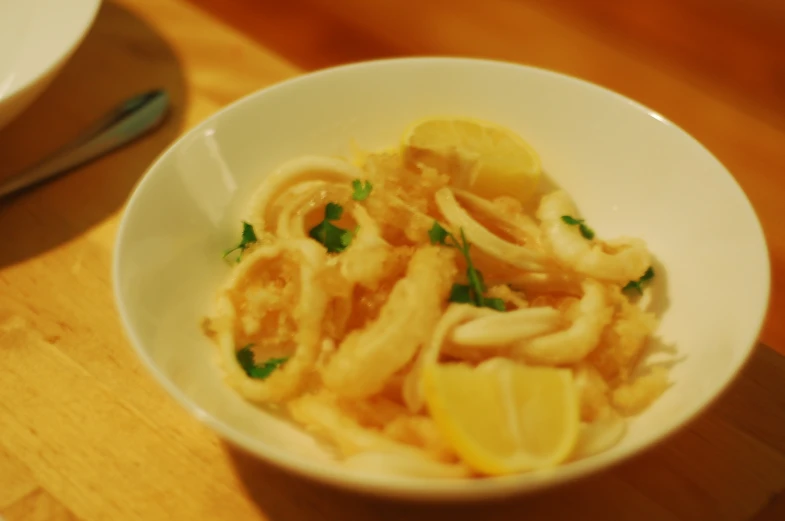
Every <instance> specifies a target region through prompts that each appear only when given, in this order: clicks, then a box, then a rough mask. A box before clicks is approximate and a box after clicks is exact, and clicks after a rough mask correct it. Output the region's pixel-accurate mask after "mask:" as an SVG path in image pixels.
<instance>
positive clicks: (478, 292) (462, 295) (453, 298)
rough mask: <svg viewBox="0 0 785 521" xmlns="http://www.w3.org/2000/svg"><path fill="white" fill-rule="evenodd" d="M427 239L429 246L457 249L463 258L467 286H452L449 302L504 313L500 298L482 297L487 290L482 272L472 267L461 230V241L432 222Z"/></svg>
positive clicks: (468, 245) (469, 246)
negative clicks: (429, 242) (429, 241)
mask: <svg viewBox="0 0 785 521" xmlns="http://www.w3.org/2000/svg"><path fill="white" fill-rule="evenodd" d="M428 237H430V239H431V244H442V245H444V246H450V247H453V248H457V249H458V251H460V252H461V254H462V255H463V258H464V259H465V260H466V279H467V281H468V284H457V283H456V284H453V286H452V289H451V290H450V302H457V303H460V304H473V305H475V306H477V307H478V308H481V307H486V308H491V309H495V310H497V311H506V310H507V308H506V307H505V305H504V301H503V300H502V299H500V298H487V297H484V296H483V293H485V292H486V291H487V290H488V288H487V287H486V286H485V280H483V277H482V272H481V271H479V270H478V269H477V268H475V267H474V263H473V262H472V257H471V253H470V251H469V250H470V248H471V243H469V241H467V240H466V234H465V233H464V232H463V228H461V240H460V241H458V239H457V238H456V237H455V235H453V234H452V233H450V232H449V231H447V230H445V229H444V228H443V227H442V225H441V224H439V223H438V222H437V221H434V223H433V226H432V227H431V229H430V230H428Z"/></svg>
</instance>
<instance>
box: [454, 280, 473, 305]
mask: <svg viewBox="0 0 785 521" xmlns="http://www.w3.org/2000/svg"><path fill="white" fill-rule="evenodd" d="M450 302H456V303H458V304H473V303H474V299H473V298H472V291H471V288H470V287H469V285H468V284H453V285H452V289H451V290H450Z"/></svg>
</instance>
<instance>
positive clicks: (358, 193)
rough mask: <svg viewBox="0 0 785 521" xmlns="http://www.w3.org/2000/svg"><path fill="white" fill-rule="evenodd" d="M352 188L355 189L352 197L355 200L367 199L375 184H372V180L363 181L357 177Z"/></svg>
mask: <svg viewBox="0 0 785 521" xmlns="http://www.w3.org/2000/svg"><path fill="white" fill-rule="evenodd" d="M352 188H353V189H354V192H353V193H352V199H354V200H355V201H365V200H366V199H368V196H369V195H371V190H373V185H371V182H370V181H361V180H359V179H355V180H354V181H352Z"/></svg>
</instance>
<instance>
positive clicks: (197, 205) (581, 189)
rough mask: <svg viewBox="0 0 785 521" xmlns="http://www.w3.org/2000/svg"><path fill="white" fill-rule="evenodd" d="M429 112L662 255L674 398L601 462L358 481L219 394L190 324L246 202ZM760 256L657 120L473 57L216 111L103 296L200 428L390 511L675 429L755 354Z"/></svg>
mask: <svg viewBox="0 0 785 521" xmlns="http://www.w3.org/2000/svg"><path fill="white" fill-rule="evenodd" d="M434 114H453V115H465V116H471V117H477V118H480V119H484V120H489V121H494V122H497V123H499V124H501V125H505V126H508V127H510V128H512V129H513V130H515V131H517V132H519V133H520V134H521V135H522V136H523V137H524V138H525V139H527V140H528V141H529V142H530V143H531V144H532V145H533V146H534V147H535V148H536V149H537V150H538V151H539V153H540V155H541V157H542V162H543V167H544V169H545V171H546V173H547V174H548V175H549V176H550V177H552V178H553V179H554V180H555V181H556V182H557V183H558V184H560V185H561V186H563V187H564V188H566V189H567V190H568V191H569V192H570V193H571V194H572V195H573V197H574V198H575V199H576V201H577V203H578V205H579V206H580V210H581V212H582V213H583V215H584V216H585V217H586V219H587V220H588V222H589V223H591V226H592V227H593V228H594V229H595V230H596V231H597V233H598V234H600V235H601V236H604V237H614V236H617V235H631V236H638V237H642V238H644V239H645V240H646V241H647V243H648V245H649V247H650V249H651V250H652V251H653V252H654V255H655V257H656V264H655V267H656V271H657V276H656V278H655V281H656V282H655V289H656V290H657V292H658V293H660V294H663V295H666V297H665V298H664V299H659V301H657V302H656V303H655V304H656V307H657V309H658V310H659V311H660V313H661V316H662V323H661V326H660V328H659V331H658V335H659V342H660V343H661V344H665V345H672V346H675V348H676V349H678V352H679V356H680V357H681V358H683V360H682V361H681V362H680V363H678V364H677V365H676V366H675V367H673V369H672V372H671V376H672V379H673V382H674V385H673V386H672V387H671V388H670V389H669V390H668V391H667V392H666V393H665V394H664V395H663V396H662V398H661V399H660V400H658V401H657V402H656V403H655V404H654V405H653V406H652V407H651V408H650V409H648V410H647V411H646V412H645V413H643V414H642V415H641V416H640V417H638V418H636V419H634V420H633V421H632V422H631V425H630V429H629V432H628V433H627V436H626V437H625V438H624V440H623V441H622V442H621V443H620V444H619V445H618V446H616V447H614V448H613V449H611V450H609V451H608V452H605V453H603V454H600V455H597V456H594V457H591V458H588V459H585V460H582V461H578V462H575V463H569V464H565V465H563V466H561V467H558V468H555V469H552V470H548V471H543V472H535V473H530V474H521V475H518V476H511V477H507V478H499V479H484V480H476V481H439V480H426V479H404V478H389V477H378V476H363V475H358V474H353V473H351V472H349V471H348V470H346V469H344V468H341V467H339V466H338V465H336V464H334V463H332V462H331V461H330V460H329V456H328V454H327V453H326V452H325V451H323V450H322V449H321V448H320V447H319V446H318V445H316V444H314V442H313V441H312V440H311V438H310V437H309V436H308V435H307V434H305V433H303V432H301V431H300V430H299V429H297V428H295V427H294V426H292V425H290V424H288V423H286V422H284V421H282V420H280V419H278V418H277V417H275V416H273V415H271V414H268V413H266V412H264V411H263V410H261V409H258V408H255V407H253V406H252V405H250V404H248V403H246V402H245V401H243V400H242V399H241V398H240V397H239V396H238V395H237V394H235V393H234V391H232V390H231V389H229V388H228V387H227V386H226V385H225V384H224V383H223V381H222V379H221V374H220V371H219V370H218V369H217V367H216V365H215V363H214V362H215V359H214V358H215V357H214V348H213V346H212V345H211V344H210V342H208V341H207V339H206V338H205V337H204V336H203V335H202V333H201V331H200V329H199V320H200V318H201V317H202V316H204V314H205V313H206V312H207V310H208V306H209V305H210V303H211V301H212V299H213V296H214V294H215V291H216V288H217V287H218V285H219V284H220V283H221V281H222V279H223V278H224V277H226V276H227V273H228V270H229V268H228V267H227V266H226V265H225V264H224V263H223V262H221V259H220V254H221V252H222V251H223V249H224V248H226V247H227V245H230V244H233V243H235V242H236V241H237V238H238V234H239V230H240V219H241V217H242V216H243V212H244V211H245V205H246V203H247V201H248V198H249V196H250V194H251V193H252V192H253V191H254V190H255V189H256V187H257V186H258V185H259V183H260V182H261V181H262V179H264V177H265V176H266V175H267V174H268V173H269V172H270V171H271V170H272V169H274V168H275V167H276V166H278V165H279V164H280V163H282V162H283V161H285V160H288V159H291V158H293V157H296V156H299V155H304V154H327V155H331V154H343V153H347V152H349V142H350V140H351V139H352V138H354V139H356V140H357V142H358V143H359V144H360V145H362V146H364V147H367V148H375V147H381V146H388V145H391V144H394V143H396V142H397V139H398V137H399V136H400V134H401V133H402V132H403V130H404V129H405V127H406V126H407V125H408V124H409V123H411V122H412V121H414V120H416V119H418V118H421V117H425V116H429V115H434ZM769 283H770V281H769V260H768V254H767V250H766V243H765V240H764V237H763V233H762V231H761V227H760V224H759V222H758V220H757V218H756V216H755V213H754V211H753V209H752V207H751V206H750V203H749V201H748V200H747V198H746V197H745V195H744V193H743V192H742V190H741V189H740V188H739V186H738V184H737V183H736V182H735V181H734V179H733V177H732V176H731V175H730V174H729V173H728V171H727V170H726V169H725V168H724V167H723V166H722V165H721V164H720V163H719V161H717V159H715V158H714V156H712V155H711V154H710V153H709V152H708V151H707V150H706V149H705V148H704V147H703V146H701V144H700V143H698V142H697V141H696V140H695V139H693V138H692V137H690V136H689V135H688V134H687V133H685V132H684V131H683V130H681V129H680V128H678V127H677V126H675V125H673V124H672V123H670V122H669V121H667V120H665V119H664V118H663V117H662V116H660V115H659V114H657V113H655V112H653V111H651V110H649V109H647V108H645V107H643V106H641V105H639V104H638V103H635V102H634V101H631V100H629V99H627V98H625V97H623V96H620V95H618V94H616V93H613V92H611V91H609V90H606V89H603V88H600V87H598V86H596V85H592V84H590V83H587V82H584V81H581V80H577V79H575V78H571V77H567V76H563V75H560V74H556V73H553V72H550V71H545V70H541V69H536V68H531V67H524V66H520V65H513V64H507V63H498V62H489V61H481V60H463V59H445V58H423V59H402V60H390V61H379V62H370V63H362V64H356V65H350V66H346V67H340V68H336V69H331V70H326V71H322V72H318V73H315V74H311V75H307V76H302V77H300V78H296V79H294V80H292V81H288V82H285V83H282V84H280V85H276V86H274V87H271V88H269V89H265V90H263V91H260V92H257V93H255V94H253V95H251V96H248V97H247V98H245V99H242V100H240V101H238V102H236V103H234V104H233V105H230V106H229V107H226V108H225V109H223V110H221V111H220V112H218V113H217V114H215V115H214V116H212V117H211V118H209V119H208V120H206V121H205V122H203V123H202V124H201V125H199V126H197V127H196V128H194V129H193V130H192V131H190V132H189V133H188V134H186V135H185V136H183V137H182V138H181V139H180V140H179V141H177V142H176V143H175V144H174V145H172V147H171V148H170V149H169V150H168V151H167V152H166V153H165V154H164V155H163V156H162V157H161V158H160V159H159V160H158V161H157V162H156V163H155V164H154V165H153V166H152V167H151V168H150V170H149V171H148V172H147V174H146V175H145V177H144V179H143V180H142V181H141V183H140V184H139V186H138V188H137V189H136V191H135V192H134V194H133V196H132V197H131V200H130V202H129V204H128V207H127V209H126V212H125V215H124V217H123V220H122V223H121V225H120V230H119V233H118V237H117V244H116V249H115V265H114V284H115V291H116V297H117V302H118V306H119V310H120V313H121V316H122V320H123V324H124V325H125V328H126V330H127V332H128V334H129V337H130V339H131V343H132V345H133V346H134V348H135V349H136V350H137V352H138V353H139V355H140V356H141V358H142V360H144V362H145V364H146V365H147V366H148V368H149V369H150V371H151V372H152V374H153V375H155V377H156V378H158V380H159V381H160V382H161V384H162V385H163V386H164V387H165V388H166V389H167V390H168V391H169V392H170V393H171V394H172V395H173V396H174V397H175V398H177V400H179V401H180V403H182V404H183V405H184V406H185V407H186V408H187V409H188V410H189V411H191V412H192V413H193V414H194V415H195V417H197V418H199V419H200V420H202V421H204V422H205V423H206V424H207V425H209V426H210V427H211V428H213V429H214V430H215V431H216V432H218V433H220V434H221V435H223V436H224V437H226V438H227V439H229V440H231V441H233V442H234V443H236V444H237V445H239V446H241V447H244V448H245V449H247V450H249V451H250V452H252V453H255V454H257V455H258V456H260V457H262V458H264V459H266V460H267V461H269V462H271V463H273V464H275V465H278V466H281V467H284V468H286V469H289V470H292V471H294V472H297V473H300V474H302V475H305V476H309V477H311V478H315V479H319V480H321V481H324V482H328V483H332V484H336V485H340V486H343V487H346V488H349V489H353V490H360V491H366V492H371V493H374V494H378V495H385V496H390V497H399V498H427V499H441V500H465V499H479V498H488V497H494V496H501V495H509V494H516V493H524V492H531V491H533V490H537V489H542V488H544V487H550V486H553V485H555V484H557V483H562V482H565V481H568V480H571V479H575V478H577V477H579V476H585V475H587V474H591V473H595V472H597V471H599V470H602V469H604V468H607V467H608V466H610V465H613V464H616V463H619V462H621V461H623V460H625V459H627V458H629V457H630V456H631V455H633V454H635V453H637V452H639V451H641V450H643V449H645V448H647V447H651V446H652V445H653V444H654V443H656V442H658V441H660V440H662V439H664V438H665V437H666V436H668V435H670V434H672V433H673V432H674V431H676V430H677V429H679V428H681V427H683V426H684V425H686V424H687V423H688V422H689V421H690V420H691V419H693V418H694V417H695V416H696V415H697V414H698V413H699V412H701V411H702V410H704V409H705V408H706V407H707V406H708V405H709V404H710V403H711V402H712V401H713V400H714V399H715V398H716V397H717V396H718V395H719V393H720V392H721V391H722V390H723V389H725V388H726V387H727V386H728V384H729V383H730V382H731V381H732V380H733V378H734V377H735V376H736V375H737V374H738V371H739V370H740V368H741V367H742V365H743V364H744V362H745V360H747V357H748V356H749V354H750V352H751V350H752V348H753V346H754V344H755V341H756V339H757V336H758V333H759V331H760V328H761V324H762V321H763V318H764V315H765V311H766V308H767V303H768V295H769Z"/></svg>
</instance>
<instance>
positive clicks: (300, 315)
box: [216, 240, 327, 403]
mask: <svg viewBox="0 0 785 521" xmlns="http://www.w3.org/2000/svg"><path fill="white" fill-rule="evenodd" d="M285 253H289V254H293V255H295V256H296V257H297V258H298V260H299V263H298V264H299V268H300V269H299V277H298V278H299V281H298V282H299V286H300V298H299V300H298V302H297V305H296V306H295V308H294V310H293V311H292V314H293V318H294V320H295V322H296V324H297V333H296V334H295V338H294V341H295V344H296V345H297V348H296V350H295V352H294V355H293V356H292V357H291V358H289V360H288V361H287V362H286V363H285V364H284V365H283V366H282V367H280V368H279V369H277V370H276V371H274V372H273V373H272V374H271V375H270V376H269V377H268V378H266V379H264V380H260V379H254V378H251V377H250V376H248V375H247V374H246V373H245V370H244V369H243V368H242V367H240V364H239V363H238V362H237V358H236V356H237V352H236V347H235V346H236V345H237V344H236V340H235V334H234V331H235V323H236V321H237V310H236V309H235V308H234V306H233V304H232V302H231V300H230V299H229V297H228V291H227V292H226V293H224V294H223V295H222V296H221V297H220V298H219V301H218V304H217V306H218V309H217V313H216V315H217V318H216V321H225V322H224V327H220V328H217V329H218V334H217V337H218V338H217V341H218V347H219V353H220V357H221V361H222V364H223V367H224V371H225V372H226V377H227V381H228V383H229V384H230V385H231V386H232V387H234V388H235V389H236V390H237V391H238V392H239V393H240V394H242V395H243V396H244V397H245V398H247V399H248V400H250V401H253V402H257V403H264V402H279V401H281V400H285V399H287V398H291V397H292V396H295V395H296V394H298V393H299V392H300V390H301V389H302V386H303V383H304V380H305V377H306V375H307V374H308V373H310V372H311V371H312V370H313V367H314V364H315V362H316V358H317V356H318V349H319V340H320V338H321V323H322V319H323V317H324V314H325V310H326V306H327V296H326V294H325V292H324V291H323V290H322V289H321V288H320V287H319V286H318V284H317V281H316V277H317V274H318V272H319V270H320V269H321V268H322V266H323V265H324V263H325V252H324V249H323V248H322V247H321V246H320V245H319V244H317V243H316V242H314V241H311V240H291V241H281V242H279V243H277V244H275V245H273V246H263V247H260V248H257V249H256V250H254V251H253V252H251V253H250V254H249V255H248V256H247V257H246V258H245V259H243V262H242V263H240V265H239V266H238V267H237V268H236V271H235V273H234V275H233V277H232V278H231V279H230V281H229V283H228V285H227V290H231V289H232V288H233V287H234V286H235V285H236V284H238V283H239V282H240V281H241V280H242V279H243V277H244V275H246V274H247V273H248V272H249V271H250V270H251V269H253V268H254V266H256V264H257V263H264V262H268V261H269V260H270V259H273V258H275V257H278V256H280V255H283V254H285Z"/></svg>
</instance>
